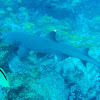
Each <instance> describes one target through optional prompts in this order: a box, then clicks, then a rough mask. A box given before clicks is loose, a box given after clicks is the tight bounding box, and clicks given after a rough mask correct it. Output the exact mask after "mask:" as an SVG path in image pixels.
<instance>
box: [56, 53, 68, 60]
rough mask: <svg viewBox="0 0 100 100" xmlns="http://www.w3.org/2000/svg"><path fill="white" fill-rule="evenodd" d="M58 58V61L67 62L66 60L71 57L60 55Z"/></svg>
mask: <svg viewBox="0 0 100 100" xmlns="http://www.w3.org/2000/svg"><path fill="white" fill-rule="evenodd" d="M57 56H58V59H59V60H60V61H63V60H65V59H66V58H68V57H69V56H68V55H65V54H59V55H57Z"/></svg>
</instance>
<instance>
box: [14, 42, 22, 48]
mask: <svg viewBox="0 0 100 100" xmlns="http://www.w3.org/2000/svg"><path fill="white" fill-rule="evenodd" d="M20 44H21V42H20V41H14V42H13V45H14V46H16V47H18V46H20Z"/></svg>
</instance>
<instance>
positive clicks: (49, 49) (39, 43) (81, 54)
mask: <svg viewBox="0 0 100 100" xmlns="http://www.w3.org/2000/svg"><path fill="white" fill-rule="evenodd" d="M0 38H1V39H2V40H4V41H5V42H6V43H9V44H10V45H14V46H18V47H19V49H18V51H17V55H18V57H19V58H21V57H23V56H24V55H25V54H26V51H27V50H28V49H29V50H34V51H38V52H41V53H45V54H54V55H57V56H58V58H59V59H60V60H64V59H66V58H68V57H76V58H79V59H80V60H81V61H82V63H83V64H84V66H86V62H90V63H92V64H94V65H96V66H98V67H99V66H100V62H97V61H96V60H95V59H94V58H92V57H90V56H89V55H88V50H89V49H85V50H81V49H78V48H75V47H72V46H70V45H67V44H64V43H60V42H58V41H57V39H56V30H53V31H51V32H50V33H49V34H48V35H47V36H46V37H41V36H39V35H36V34H31V33H26V32H8V33H5V34H3V35H1V37H0Z"/></svg>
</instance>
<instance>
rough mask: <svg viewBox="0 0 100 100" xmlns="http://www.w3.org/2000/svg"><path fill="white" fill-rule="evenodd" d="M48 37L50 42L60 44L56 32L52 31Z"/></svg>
mask: <svg viewBox="0 0 100 100" xmlns="http://www.w3.org/2000/svg"><path fill="white" fill-rule="evenodd" d="M46 37H47V38H48V39H50V40H53V41H55V42H58V41H57V40H56V30H53V31H51V32H50V33H49V34H48V35H47V36H46Z"/></svg>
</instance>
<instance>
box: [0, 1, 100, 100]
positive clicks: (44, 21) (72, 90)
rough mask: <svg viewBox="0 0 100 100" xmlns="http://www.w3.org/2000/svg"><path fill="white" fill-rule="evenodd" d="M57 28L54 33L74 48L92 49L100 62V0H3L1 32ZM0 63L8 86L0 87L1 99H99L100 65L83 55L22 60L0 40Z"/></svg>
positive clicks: (33, 55) (44, 31)
mask: <svg viewBox="0 0 100 100" xmlns="http://www.w3.org/2000/svg"><path fill="white" fill-rule="evenodd" d="M52 30H56V31H57V35H56V38H57V40H59V41H63V42H64V43H67V44H69V45H71V46H73V47H75V48H89V52H88V55H90V56H91V57H93V58H95V59H96V60H97V61H99V62H100V0H0V35H2V34H5V33H7V32H14V31H20V32H23V31H24V32H29V33H31V34H35V33H37V32H41V36H46V35H47V34H48V33H50V32H51V31H52ZM0 68H2V69H3V70H4V71H5V73H6V76H7V78H8V79H9V84H10V87H9V88H8V87H2V86H0V100H100V69H98V68H97V66H95V65H93V64H91V63H87V66H86V67H85V66H84V65H83V64H82V62H81V61H80V59H78V58H74V57H69V58H67V59H65V60H64V61H59V59H58V58H57V56H56V55H48V56H46V57H38V56H37V51H29V52H28V53H27V55H25V56H24V57H23V59H19V58H18V56H17V55H16V52H15V48H14V47H13V46H11V45H9V44H7V43H5V42H3V41H2V40H1V39H0Z"/></svg>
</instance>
